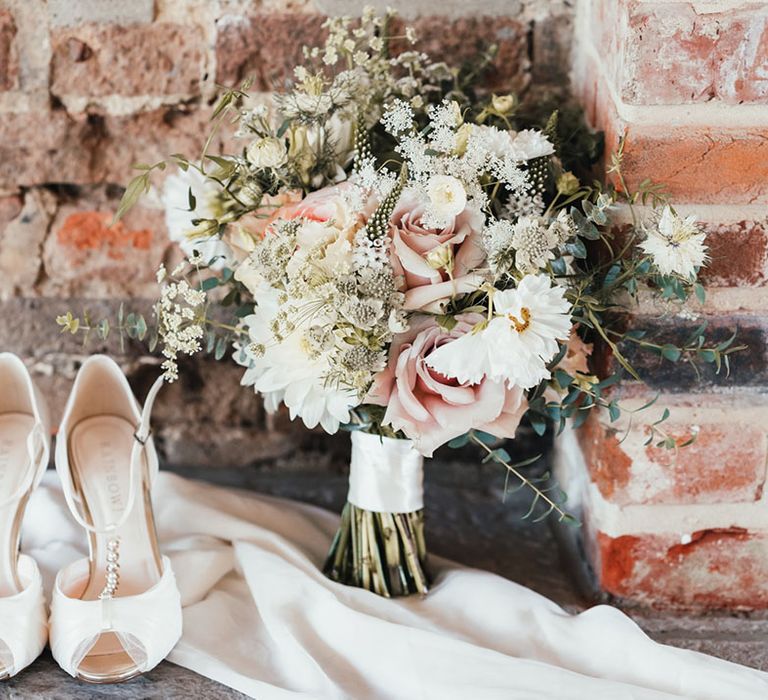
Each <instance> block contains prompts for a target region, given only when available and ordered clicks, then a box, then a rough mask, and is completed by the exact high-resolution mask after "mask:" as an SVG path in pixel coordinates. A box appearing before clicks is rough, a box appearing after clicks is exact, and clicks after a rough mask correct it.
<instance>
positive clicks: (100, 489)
mask: <svg viewBox="0 0 768 700" xmlns="http://www.w3.org/2000/svg"><path fill="white" fill-rule="evenodd" d="M161 386H162V378H160V379H158V380H157V381H156V382H155V384H154V385H153V387H152V388H151V389H150V392H149V395H148V396H147V400H146V403H145V405H144V409H143V410H141V409H140V408H139V405H138V403H137V401H136V399H135V398H134V396H133V393H132V392H131V389H130V386H129V385H128V381H127V380H126V378H125V375H124V374H123V373H122V371H121V370H120V368H119V367H118V366H117V364H116V363H115V362H114V361H113V360H111V359H109V358H108V357H105V356H103V355H95V356H93V357H90V358H89V359H88V360H87V361H86V362H85V363H84V364H83V366H82V367H81V369H80V371H79V372H78V375H77V378H76V379H75V385H74V387H73V389H72V393H71V395H70V397H69V401H68V402H67V407H66V409H65V412H64V418H63V419H62V422H61V426H60V427H59V433H58V438H57V442H56V469H57V470H58V472H59V476H60V478H61V482H62V487H63V490H64V496H65V498H66V500H67V504H68V505H69V509H70V511H71V512H72V515H73V517H74V518H75V520H77V522H78V523H80V525H82V526H83V527H84V528H85V529H86V531H87V532H88V540H89V552H90V554H89V557H88V558H87V559H81V560H80V561H77V562H75V563H74V564H71V565H70V566H68V567H66V568H64V569H63V570H62V571H60V572H59V575H58V576H57V577H56V583H55V585H54V590H53V598H52V602H51V620H50V643H51V650H52V652H53V656H54V657H55V659H56V661H58V663H59V665H60V666H61V667H62V668H63V669H64V670H65V671H67V672H68V673H69V674H70V675H72V676H75V677H78V678H80V679H82V680H85V681H89V682H91V683H115V682H119V681H124V680H128V679H129V678H133V677H134V676H137V675H139V674H141V673H145V672H147V671H149V670H151V669H152V668H154V667H155V666H156V665H157V664H158V663H160V662H161V661H162V660H163V659H164V658H165V657H166V656H167V655H168V653H169V652H170V651H171V649H172V648H173V647H174V646H175V644H176V642H177V641H178V640H179V638H180V637H181V602H180V598H179V592H178V589H177V587H176V581H175V578H174V575H173V571H172V570H171V565H170V562H169V560H168V559H167V558H166V557H162V556H161V555H160V552H159V548H158V542H157V534H156V532H155V525H154V520H153V516H152V504H151V501H150V488H151V485H152V482H153V481H154V478H155V476H156V474H157V470H158V463H157V454H156V452H155V448H154V444H153V442H152V438H151V436H150V430H149V417H150V412H151V410H152V404H153V402H154V400H155V396H156V395H157V392H158V391H159V389H160V387H161Z"/></svg>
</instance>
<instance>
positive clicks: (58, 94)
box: [0, 0, 572, 469]
mask: <svg viewBox="0 0 768 700" xmlns="http://www.w3.org/2000/svg"><path fill="white" fill-rule="evenodd" d="M372 4H373V5H375V6H378V9H380V10H383V9H384V7H385V5H393V6H395V7H398V8H399V9H400V10H401V12H402V13H403V14H404V15H405V16H406V17H408V18H409V19H411V20H413V22H414V23H415V25H416V27H417V29H418V32H419V34H420V35H421V36H422V37H423V41H422V43H421V44H420V46H421V47H422V48H424V49H426V50H430V51H434V52H436V53H437V54H438V55H443V56H446V57H450V58H451V59H452V60H455V59H457V58H458V59H461V58H462V57H469V56H472V55H473V54H474V53H475V52H476V51H477V50H478V48H479V47H480V46H482V45H483V44H485V43H486V42H490V43H494V44H497V45H498V47H499V53H498V58H497V61H496V65H495V69H494V71H493V73H492V75H491V78H490V79H491V87H493V88H495V89H497V90H499V91H507V90H518V91H523V92H527V93H528V94H532V93H533V92H534V91H535V90H537V89H551V88H557V89H562V88H563V86H564V85H565V83H566V77H567V74H568V70H569V60H568V56H569V50H570V43H571V36H572V8H571V2H569V1H568V0H483V2H480V1H479V0H478V1H476V2H461V1H459V0H445V1H444V2H442V3H439V4H437V5H436V4H434V3H431V2H428V1H427V0H411V1H410V2H404V1H400V2H394V1H392V0H390V1H389V2H374V3H372ZM359 8H360V3H356V2H351V1H350V0H316V1H315V2H312V0H288V1H287V2H283V1H278V0H131V1H130V2H116V0H47V2H46V1H44V0H0V350H11V351H14V352H17V353H19V354H20V355H22V356H23V357H24V358H25V359H27V360H28V361H29V364H30V366H31V367H32V368H33V371H34V373H35V375H36V377H37V379H38V381H39V382H40V384H41V385H43V387H44V388H45V390H46V391H47V393H48V394H49V396H50V397H51V400H52V403H53V405H54V415H58V414H59V412H60V410H61V408H62V406H63V402H64V400H65V397H66V393H67V392H68V390H69V386H70V382H71V379H72V377H73V375H74V373H75V371H76V367H77V365H78V362H79V361H80V360H81V358H82V357H83V356H84V354H86V353H87V352H90V351H94V350H104V349H106V350H108V351H110V352H112V353H114V354H115V355H117V356H118V358H119V359H120V361H121V362H122V363H123V364H124V366H125V368H126V370H127V372H128V373H129V376H130V377H131V380H132V382H133V384H134V386H135V388H136V390H137V393H138V394H139V395H142V394H143V393H144V392H145V391H146V389H147V388H148V386H149V383H150V382H151V380H152V379H153V377H154V376H155V375H156V372H157V370H156V366H155V360H154V359H153V358H151V357H149V356H147V355H146V354H144V353H143V352H142V349H141V348H139V347H136V346H129V347H126V348H125V349H124V350H123V349H121V348H120V346H119V345H118V344H117V343H115V342H111V343H109V344H107V345H104V344H102V345H100V344H98V343H92V344H91V345H89V347H88V350H87V351H86V350H84V349H83V348H82V347H81V346H80V344H79V343H78V342H77V341H75V340H73V339H72V338H70V337H68V336H59V335H58V334H57V329H56V327H55V324H54V318H55V316H56V315H57V314H59V313H62V312H63V311H65V310H67V309H68V308H72V309H73V310H74V311H79V310H80V309H82V308H83V307H85V308H87V309H89V310H90V311H91V312H93V313H94V314H96V313H99V312H105V311H109V310H110V309H111V310H112V312H113V313H114V312H115V310H116V309H117V307H118V305H119V303H120V301H122V300H125V301H126V304H127V305H131V306H139V307H142V308H144V309H146V308H148V307H147V302H146V300H148V299H151V298H152V297H153V296H154V294H155V292H156V288H155V284H154V271H155V270H156V268H157V266H158V264H159V263H160V262H161V261H166V260H167V259H168V258H169V256H172V255H173V251H172V249H171V247H170V246H169V244H168V240H167V237H166V233H165V230H164V225H163V217H162V212H161V211H160V209H159V203H158V199H157V197H156V196H154V197H152V196H151V197H148V198H146V199H145V200H144V201H143V202H142V204H141V206H139V207H137V208H136V209H135V210H133V211H131V213H130V214H129V215H128V216H127V217H126V218H125V220H124V221H123V222H121V223H120V224H119V225H118V226H116V227H113V228H109V227H108V223H109V221H110V219H111V216H112V213H113V212H114V210H115V207H116V204H117V201H118V200H119V197H120V195H121V193H122V190H121V187H122V186H123V185H124V184H125V183H126V182H127V181H128V180H129V179H130V177H131V176H132V172H131V166H132V164H134V163H137V162H145V163H146V162H154V161H156V160H158V159H160V158H162V157H164V156H166V155H169V154H171V153H175V152H182V153H186V154H188V155H190V156H193V155H194V154H195V153H198V152H199V151H200V148H201V146H202V142H203V139H204V136H205V134H206V133H207V125H208V117H209V113H210V110H211V107H210V105H211V102H212V101H213V100H214V98H215V94H216V84H217V83H223V84H227V85H231V84H235V83H238V82H239V81H240V80H241V79H243V78H244V77H246V76H252V77H253V78H254V86H255V89H256V90H259V91H263V92H266V91H270V90H272V89H274V88H275V87H278V86H281V85H283V84H284V83H285V81H286V79H287V78H288V77H289V75H290V73H291V69H292V67H293V65H294V63H295V62H296V61H297V60H298V59H299V56H300V54H299V51H298V48H297V46H298V44H300V43H301V42H304V41H306V42H315V41H317V40H319V38H320V32H319V27H320V24H321V23H322V20H323V17H324V15H326V14H329V13H330V14H354V13H355V12H357V11H359ZM436 12H437V13H439V14H436ZM239 375H240V370H239V369H238V368H236V367H234V366H232V365H231V364H230V363H226V362H225V363H213V362H212V361H206V360H200V361H196V362H194V363H191V364H190V365H189V366H188V367H187V371H186V372H185V373H183V375H182V380H181V381H180V382H179V383H178V384H177V385H175V386H173V387H171V388H169V389H166V391H165V392H164V395H163V397H162V399H161V401H160V402H159V405H158V408H157V411H156V435H157V436H158V438H159V444H160V447H161V449H162V451H163V454H164V457H165V460H166V462H167V463H170V464H171V465H175V466H182V465H200V466H206V465H209V466H210V465H224V464H227V465H233V463H234V466H237V465H238V464H242V465H245V464H251V463H260V464H273V463H275V461H276V460H280V459H283V458H286V457H290V454H291V452H292V451H293V450H295V449H297V448H298V447H301V446H302V445H305V444H306V442H307V441H308V440H310V441H311V440H316V439H317V438H313V437H312V436H309V435H308V434H307V432H306V431H304V430H303V429H301V427H300V426H298V425H294V426H291V425H290V424H289V422H288V421H287V420H286V419H285V417H284V416H278V417H276V418H269V417H268V416H266V415H265V413H264V412H263V410H262V408H261V406H260V403H259V401H258V399H256V398H255V397H254V396H253V395H252V394H251V393H250V392H248V391H244V390H241V389H240V387H239V384H238V382H239ZM289 432H290V433H291V436H292V439H290V440H287V439H286V436H287V434H288V433H289ZM286 461H290V460H286ZM342 461H343V460H342ZM331 463H332V460H331V458H330V457H327V458H326V457H323V458H318V459H316V460H315V464H316V466H317V468H321V469H322V468H326V467H327V466H328V465H329V464H331ZM305 464H306V462H305Z"/></svg>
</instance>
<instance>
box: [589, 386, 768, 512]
mask: <svg viewBox="0 0 768 700" xmlns="http://www.w3.org/2000/svg"><path fill="white" fill-rule="evenodd" d="M681 403H682V402H680V401H677V402H675V405H673V406H672V407H671V408H670V411H671V417H670V419H668V420H667V421H665V422H664V423H663V424H662V425H660V426H658V427H659V428H660V429H661V430H663V431H664V433H665V434H666V435H669V436H670V437H672V438H674V439H675V440H676V441H677V443H678V444H680V445H682V444H683V443H685V442H686V441H687V440H688V439H690V438H691V437H692V436H693V435H694V434H695V435H696V439H695V441H694V442H693V443H692V444H690V445H688V446H686V447H680V448H678V449H677V450H669V449H666V448H664V447H658V446H657V444H658V443H659V442H660V441H661V439H662V438H661V437H660V436H659V435H658V434H657V437H656V438H655V440H654V441H653V442H652V443H651V444H650V445H645V444H644V443H645V442H646V441H647V439H648V438H649V437H650V436H651V430H650V428H649V427H648V426H647V425H644V423H645V422H653V421H654V420H656V419H658V417H659V415H660V413H661V410H662V409H661V408H658V409H655V408H651V409H647V410H646V411H645V412H643V413H641V414H638V415H637V416H635V420H634V422H633V423H634V424H633V426H632V427H631V431H630V433H629V435H628V437H626V438H624V430H621V431H617V429H616V428H614V427H611V426H610V425H604V424H602V423H601V422H600V421H599V420H598V419H597V418H596V417H593V418H591V419H590V420H588V421H587V423H586V424H585V425H584V427H583V428H582V429H581V430H580V431H579V438H580V443H581V446H582V450H583V452H584V459H585V461H586V464H587V468H588V470H589V474H590V478H591V480H592V482H593V483H594V484H595V485H596V486H597V487H598V489H599V490H600V493H601V494H602V496H603V497H604V498H606V499H607V500H609V501H611V502H612V503H615V504H617V505H622V506H624V505H631V504H661V503H664V504H690V503H742V502H750V501H756V500H759V499H760V497H761V496H762V493H763V488H764V485H765V465H766V461H767V460H768V438H767V436H766V432H765V429H764V428H763V427H761V426H760V425H755V424H745V422H744V414H743V412H742V413H739V414H737V415H736V417H735V418H734V420H733V421H731V422H729V421H728V420H727V418H725V417H724V418H723V420H722V421H721V422H708V423H703V422H697V423H694V424H691V423H690V422H689V423H686V422H685V420H686V418H687V417H688V416H689V414H690V410H689V409H687V408H686V407H685V406H684V405H681ZM692 403H705V405H710V406H711V405H712V404H715V405H717V402H716V400H710V401H707V402H704V401H702V400H701V399H699V400H698V401H695V400H694V401H693V402H692ZM704 413H705V412H704ZM727 414H728V412H727V411H725V412H724V413H723V414H722V415H723V416H727ZM718 415H721V414H718ZM688 420H689V421H691V420H696V419H695V418H694V419H691V418H688ZM756 422H759V421H756ZM620 438H621V439H622V440H623V441H621V442H620Z"/></svg>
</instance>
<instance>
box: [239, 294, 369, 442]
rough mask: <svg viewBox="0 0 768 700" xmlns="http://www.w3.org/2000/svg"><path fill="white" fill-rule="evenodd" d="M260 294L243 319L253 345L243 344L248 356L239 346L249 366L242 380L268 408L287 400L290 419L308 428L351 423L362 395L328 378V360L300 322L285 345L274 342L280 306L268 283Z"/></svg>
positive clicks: (331, 430) (335, 427)
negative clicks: (312, 349) (311, 347)
mask: <svg viewBox="0 0 768 700" xmlns="http://www.w3.org/2000/svg"><path fill="white" fill-rule="evenodd" d="M257 298H258V300H259V303H258V306H257V307H256V308H255V309H254V313H253V314H252V315H250V316H246V317H245V318H244V319H243V324H244V325H245V327H246V328H247V329H248V334H249V336H250V340H251V344H250V345H247V346H244V347H243V348H242V354H243V355H244V356H245V357H244V358H243V357H242V356H241V351H240V350H238V351H236V352H235V355H234V357H235V360H236V361H237V362H238V363H239V364H241V365H244V366H246V367H248V369H246V371H245V373H244V374H243V377H242V379H241V381H240V383H241V384H242V385H243V386H253V388H254V389H255V390H256V391H257V392H258V393H260V394H262V396H263V397H264V405H265V407H266V409H267V410H268V411H270V412H274V411H276V410H277V408H278V407H279V405H280V403H281V402H282V403H284V404H285V405H286V406H287V407H288V410H289V413H290V417H291V420H293V419H294V418H296V417H297V416H298V417H300V418H301V419H302V421H303V422H304V424H305V425H306V426H307V427H308V428H314V427H316V426H317V425H321V426H322V427H323V429H324V430H325V431H326V432H327V433H331V434H332V433H335V432H336V431H337V430H338V429H339V425H340V424H341V423H347V422H348V421H349V410H350V409H351V408H352V407H354V406H356V405H357V404H358V403H359V401H358V399H357V397H356V396H355V394H354V392H351V391H346V390H344V389H341V388H339V387H337V386H335V385H333V384H332V383H329V382H326V381H325V377H326V375H327V373H328V369H329V367H328V361H327V359H326V358H325V357H324V356H323V355H319V356H312V355H311V354H310V353H309V352H308V346H307V343H306V342H304V337H305V336H304V331H306V330H307V327H306V326H297V328H296V329H295V330H294V331H293V332H292V333H289V334H288V335H286V337H285V339H284V340H283V341H282V342H280V343H278V342H277V341H276V340H275V338H274V336H273V335H272V333H271V332H270V325H271V323H272V321H273V320H274V318H275V317H276V315H277V313H278V311H279V310H280V305H279V303H278V298H277V292H276V291H275V290H274V289H272V288H270V287H266V286H265V287H263V288H262V290H261V291H260V293H259V294H258V296H257Z"/></svg>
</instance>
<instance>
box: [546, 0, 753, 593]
mask: <svg viewBox="0 0 768 700" xmlns="http://www.w3.org/2000/svg"><path fill="white" fill-rule="evenodd" d="M576 35H577V36H578V37H579V43H578V46H577V48H576V51H575V63H574V88H575V91H576V93H577V94H578V95H579V96H580V98H581V99H582V100H583V102H584V104H585V105H586V107H587V110H588V113H589V117H590V119H591V121H592V122H593V123H594V124H595V125H596V126H598V127H600V128H602V129H604V130H605V131H606V136H607V138H606V141H607V146H608V149H609V150H610V149H612V148H615V146H616V144H617V142H618V138H619V137H620V136H621V135H622V134H625V133H626V135H627V140H626V158H625V163H624V169H625V173H626V175H627V180H628V181H629V183H630V184H632V183H634V184H636V183H637V182H638V181H639V180H641V179H642V178H644V177H650V178H652V179H654V180H658V181H661V182H664V183H666V184H667V185H668V187H669V191H670V193H671V194H672V196H673V199H674V201H675V202H676V203H679V206H677V208H678V210H679V211H681V212H689V211H690V212H696V213H697V214H698V215H699V217H700V218H701V219H702V220H703V221H704V222H705V224H706V227H707V228H708V229H709V231H710V233H711V237H710V246H711V255H712V262H711V265H710V267H709V269H708V270H707V272H706V283H707V288H708V298H707V302H706V304H705V305H704V306H703V307H702V306H701V305H699V304H698V303H692V304H691V305H690V308H689V309H688V310H687V312H686V313H685V314H684V315H682V316H680V317H677V318H671V319H668V320H667V321H666V322H665V326H666V328H665V330H666V332H671V333H673V334H675V335H676V336H678V337H681V338H682V337H684V333H685V332H686V330H687V329H688V328H691V329H692V328H694V327H695V326H696V325H698V324H699V323H700V322H701V321H702V320H708V321H709V322H710V324H711V327H712V328H714V329H717V332H718V333H720V334H722V335H725V334H727V333H728V332H729V331H730V329H732V328H734V327H738V328H739V340H740V341H741V342H742V343H744V344H746V345H747V346H748V348H749V349H748V351H747V352H744V353H741V354H740V355H738V356H735V357H734V360H735V362H734V366H733V368H732V372H731V376H730V377H725V376H724V375H721V376H717V375H714V374H713V373H704V375H703V377H701V380H700V379H699V378H698V377H697V376H696V374H695V373H694V372H693V370H691V369H690V368H687V367H684V366H679V365H668V364H667V365H661V364H657V363H655V362H654V363H650V364H646V365H645V366H644V369H645V374H646V376H648V377H649V378H650V380H651V388H650V389H649V390H648V391H639V390H638V389H637V388H636V387H632V386H628V387H626V388H625V389H624V390H623V400H624V401H625V402H626V404H627V405H628V406H632V405H635V406H638V405H641V404H642V403H643V402H645V401H647V400H648V399H649V398H652V397H653V396H654V395H655V393H656V392H661V397H660V399H659V402H658V403H657V404H656V405H655V406H654V407H653V408H652V409H649V410H648V411H646V412H645V413H643V414H640V415H637V416H636V417H635V420H634V421H633V423H634V432H633V433H632V434H631V435H630V437H629V438H627V439H626V440H624V441H622V437H623V434H624V431H625V429H626V427H627V424H626V422H624V423H619V424H617V423H610V422H609V421H608V419H607V417H605V416H602V417H601V418H600V419H595V420H592V421H590V422H589V423H588V424H587V425H586V426H585V427H584V429H583V430H581V431H579V433H578V434H574V433H573V432H571V433H569V434H567V435H566V436H565V438H564V439H563V440H562V441H561V443H560V445H559V448H560V449H559V457H558V460H559V465H558V467H559V471H560V474H561V477H562V479H563V480H564V481H565V482H566V484H567V485H569V486H570V491H571V492H572V493H573V494H574V495H575V496H576V497H577V499H579V501H580V504H581V506H582V507H583V509H584V519H585V524H586V526H585V528H584V544H585V547H586V552H587V554H588V556H589V559H590V561H591V563H592V567H593V569H594V572H595V574H596V577H597V581H598V583H599V585H600V588H601V589H602V590H603V591H604V592H607V593H609V594H611V595H613V596H617V597H619V598H624V599H626V600H629V601H636V602H641V603H651V604H663V605H675V606H682V607H692V606H693V607H696V606H704V607H740V608H753V607H761V608H764V607H768V493H767V492H766V490H765V488H764V486H765V479H766V461H767V460H768V438H767V436H766V430H767V428H766V426H768V420H767V419H768V412H767V411H768V396H766V394H765V386H766V372H767V371H768V370H766V329H767V328H768V315H766V314H767V312H766V305H765V291H766V283H767V278H766V250H767V245H766V235H767V234H768V3H763V2H738V1H729V2H725V1H721V2H674V1H669V0H653V1H650V0H648V1H640V0H582V1H581V2H580V3H579V6H578V10H577V18H576ZM627 216H628V213H627V212H626V211H620V212H618V213H617V215H616V218H617V220H618V221H619V222H620V221H621V220H623V219H625V218H626V217H627ZM658 311H659V310H658V309H656V308H653V307H651V306H648V305H641V307H640V308H639V309H638V311H637V318H636V319H635V320H636V322H637V324H638V325H639V324H643V325H645V326H650V327H651V328H653V327H654V326H656V325H658V321H657V318H656V317H657V315H658ZM665 407H668V408H669V409H670V411H671V418H670V420H669V421H668V422H667V423H666V424H665V425H664V426H662V427H664V428H665V430H666V431H667V432H668V433H669V434H670V435H671V436H672V437H674V438H676V439H679V440H680V441H684V440H685V439H687V438H688V437H689V436H691V435H693V434H697V436H698V437H697V441H696V442H695V443H694V444H693V445H692V446H690V447H688V448H684V449H681V450H680V451H679V452H678V453H677V454H675V453H674V452H672V453H670V452H669V451H666V450H662V449H659V448H657V447H655V446H654V445H653V444H651V445H648V446H646V445H644V442H645V440H646V437H647V436H648V435H649V434H650V427H649V423H651V422H653V421H655V420H656V419H658V418H659V416H660V414H661V413H662V411H663V409H664V408H665Z"/></svg>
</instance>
